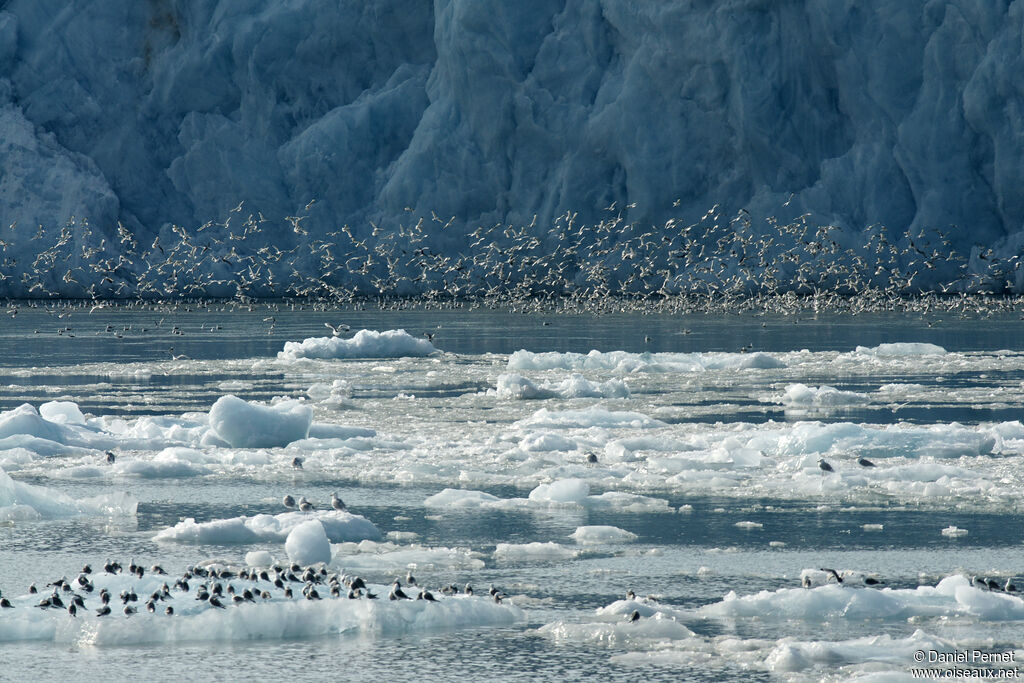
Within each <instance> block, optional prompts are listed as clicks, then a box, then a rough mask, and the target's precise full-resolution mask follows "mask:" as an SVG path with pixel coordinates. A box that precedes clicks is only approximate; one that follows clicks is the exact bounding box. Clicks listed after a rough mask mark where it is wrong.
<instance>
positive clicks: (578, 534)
mask: <svg viewBox="0 0 1024 683" xmlns="http://www.w3.org/2000/svg"><path fill="white" fill-rule="evenodd" d="M569 538H571V539H572V540H574V541H576V542H577V543H579V544H580V545H602V544H606V543H607V544H612V543H630V542H632V541H635V540H636V539H637V535H636V534H634V533H633V532H631V531H626V530H625V529H620V528H619V527H616V526H608V525H591V526H581V527H576V531H574V532H573V533H572V534H570V536H569Z"/></svg>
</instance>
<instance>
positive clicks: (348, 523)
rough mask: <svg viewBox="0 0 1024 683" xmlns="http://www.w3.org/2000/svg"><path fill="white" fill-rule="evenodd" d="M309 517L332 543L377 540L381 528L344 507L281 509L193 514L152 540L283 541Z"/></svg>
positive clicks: (211, 541) (191, 541) (230, 542)
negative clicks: (199, 518)
mask: <svg viewBox="0 0 1024 683" xmlns="http://www.w3.org/2000/svg"><path fill="white" fill-rule="evenodd" d="M310 521H316V522H318V523H319V524H320V525H321V527H322V529H323V532H324V534H325V537H326V538H327V539H329V540H330V541H331V542H333V543H340V542H343V541H362V540H364V539H370V540H377V539H380V538H381V533H380V530H379V529H377V527H376V526H375V525H374V524H373V522H371V521H370V520H368V519H366V518H365V517H363V516H361V515H355V514H352V513H351V512H347V511H344V510H314V511H313V512H308V513H306V512H282V513H281V514H278V515H254V516H252V517H247V516H241V517H232V518H231V519H217V520H212V521H209V522H196V521H195V520H194V519H192V518H188V519H185V520H183V521H181V522H178V523H177V524H175V525H174V526H172V527H168V528H166V529H162V530H161V531H158V532H157V533H156V534H155V535H154V536H153V540H154V541H161V542H163V541H176V542H179V543H196V544H203V545H205V544H213V545H230V544H239V543H256V542H260V541H285V540H286V539H287V538H288V536H289V535H290V534H291V533H292V531H293V530H294V529H296V528H297V527H298V526H300V525H302V524H305V523H307V522H310Z"/></svg>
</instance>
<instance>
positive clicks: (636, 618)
mask: <svg viewBox="0 0 1024 683" xmlns="http://www.w3.org/2000/svg"><path fill="white" fill-rule="evenodd" d="M629 621H630V622H631V623H632V622H634V621H640V610H636V609H635V610H633V613H632V614H630V615H629Z"/></svg>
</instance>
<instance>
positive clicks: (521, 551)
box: [494, 542, 580, 562]
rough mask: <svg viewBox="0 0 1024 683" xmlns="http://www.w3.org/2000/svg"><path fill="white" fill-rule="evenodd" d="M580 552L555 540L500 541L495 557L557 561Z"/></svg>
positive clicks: (526, 560) (528, 560) (505, 559)
mask: <svg viewBox="0 0 1024 683" xmlns="http://www.w3.org/2000/svg"><path fill="white" fill-rule="evenodd" d="M579 554H580V552H579V551H578V550H576V549H575V548H568V547H566V546H564V545H561V544H559V543H554V542H548V543H541V542H534V543H499V544H498V545H497V546H495V548H494V559H496V560H500V561H503V562H557V561H560V560H571V559H573V558H574V557H578V556H579Z"/></svg>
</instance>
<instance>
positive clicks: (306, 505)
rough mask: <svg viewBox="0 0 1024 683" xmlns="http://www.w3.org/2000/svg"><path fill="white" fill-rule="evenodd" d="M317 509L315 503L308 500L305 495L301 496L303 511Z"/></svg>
mask: <svg viewBox="0 0 1024 683" xmlns="http://www.w3.org/2000/svg"><path fill="white" fill-rule="evenodd" d="M315 509H316V506H315V505H313V504H312V503H311V502H309V501H308V500H306V497H305V496H303V497H302V498H299V510H301V511H302V512H312V511H313V510H315Z"/></svg>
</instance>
